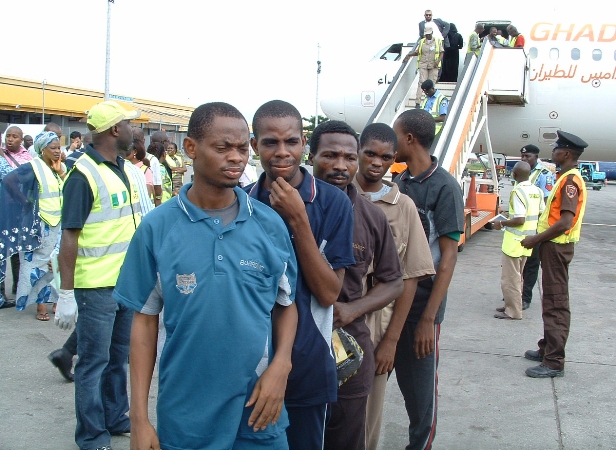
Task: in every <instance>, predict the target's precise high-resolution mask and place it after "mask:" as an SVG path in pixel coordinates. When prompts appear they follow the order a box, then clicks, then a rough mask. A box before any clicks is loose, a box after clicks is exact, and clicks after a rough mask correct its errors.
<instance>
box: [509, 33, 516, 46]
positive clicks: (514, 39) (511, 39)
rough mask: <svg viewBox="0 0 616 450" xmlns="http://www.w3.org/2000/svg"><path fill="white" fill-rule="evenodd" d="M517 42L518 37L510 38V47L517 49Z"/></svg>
mask: <svg viewBox="0 0 616 450" xmlns="http://www.w3.org/2000/svg"><path fill="white" fill-rule="evenodd" d="M517 40H518V37H517V36H515V37H514V36H511V37H510V38H509V47H515V41H517Z"/></svg>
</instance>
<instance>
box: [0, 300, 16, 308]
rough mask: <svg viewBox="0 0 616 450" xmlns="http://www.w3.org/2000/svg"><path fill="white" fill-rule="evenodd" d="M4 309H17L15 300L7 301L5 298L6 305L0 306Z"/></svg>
mask: <svg viewBox="0 0 616 450" xmlns="http://www.w3.org/2000/svg"><path fill="white" fill-rule="evenodd" d="M4 308H15V300H6V298H5V300H4V303H3V304H2V306H0V309H4Z"/></svg>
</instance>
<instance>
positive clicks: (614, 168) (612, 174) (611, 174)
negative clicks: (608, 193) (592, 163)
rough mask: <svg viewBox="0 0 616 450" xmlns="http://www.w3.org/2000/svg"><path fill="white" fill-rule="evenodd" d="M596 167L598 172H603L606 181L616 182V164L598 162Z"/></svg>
mask: <svg viewBox="0 0 616 450" xmlns="http://www.w3.org/2000/svg"><path fill="white" fill-rule="evenodd" d="M597 166H598V167H599V170H600V171H602V172H605V178H606V179H607V180H616V162H609V161H599V162H598V163H597Z"/></svg>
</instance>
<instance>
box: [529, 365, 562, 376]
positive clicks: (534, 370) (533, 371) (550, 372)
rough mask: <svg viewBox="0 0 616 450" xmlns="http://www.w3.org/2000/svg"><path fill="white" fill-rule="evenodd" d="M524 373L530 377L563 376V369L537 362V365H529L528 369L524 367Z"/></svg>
mask: <svg viewBox="0 0 616 450" xmlns="http://www.w3.org/2000/svg"><path fill="white" fill-rule="evenodd" d="M526 375H528V376H529V377H531V378H554V377H564V376H565V369H563V370H555V369H550V368H549V367H547V366H544V365H543V364H539V365H538V366H535V367H529V368H528V369H526Z"/></svg>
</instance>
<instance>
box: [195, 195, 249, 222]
mask: <svg viewBox="0 0 616 450" xmlns="http://www.w3.org/2000/svg"><path fill="white" fill-rule="evenodd" d="M203 211H205V213H206V214H207V215H208V216H210V217H218V218H220V220H222V226H223V227H226V226H227V225H229V224H230V223H231V222H233V221H234V220H235V218H236V217H237V215H238V214H239V212H240V203H239V202H238V201H237V197H235V200H234V201H233V203H231V204H230V205H229V206H225V207H224V208H220V209H203Z"/></svg>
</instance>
